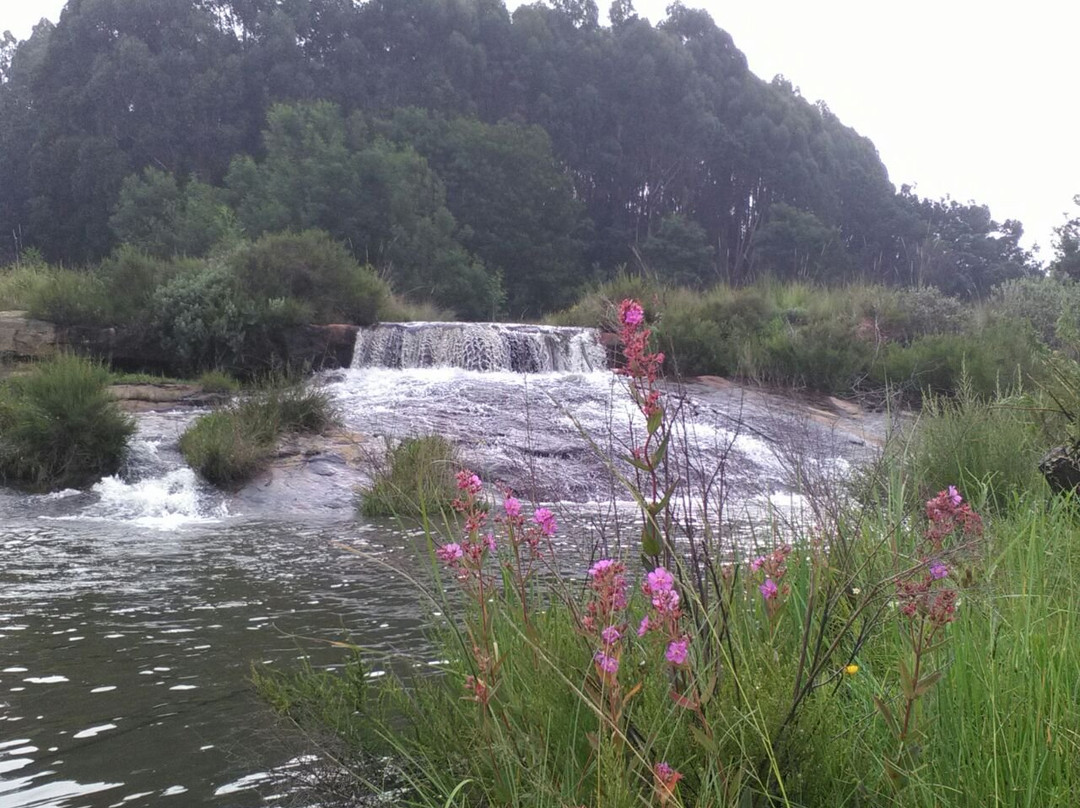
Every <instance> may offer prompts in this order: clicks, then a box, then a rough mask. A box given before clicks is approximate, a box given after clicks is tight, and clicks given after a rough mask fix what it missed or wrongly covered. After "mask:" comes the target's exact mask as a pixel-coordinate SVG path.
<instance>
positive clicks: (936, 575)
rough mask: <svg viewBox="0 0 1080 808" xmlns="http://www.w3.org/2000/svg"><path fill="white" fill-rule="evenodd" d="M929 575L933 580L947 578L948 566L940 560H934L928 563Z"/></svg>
mask: <svg viewBox="0 0 1080 808" xmlns="http://www.w3.org/2000/svg"><path fill="white" fill-rule="evenodd" d="M930 577H931V578H933V579H934V580H935V581H940V580H941V579H942V578H948V577H949V568H948V567H946V566H945V565H944V564H942V563H941V562H940V561H935V562H934V563H933V564H931V565H930Z"/></svg>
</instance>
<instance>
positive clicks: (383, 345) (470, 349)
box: [352, 323, 607, 373]
mask: <svg viewBox="0 0 1080 808" xmlns="http://www.w3.org/2000/svg"><path fill="white" fill-rule="evenodd" d="M352 366H353V367H354V368H363V367H382V368H398V369H401V368H433V367H455V368H462V369H464V370H475V371H488V372H491V371H500V370H502V371H510V372H512V373H552V372H555V373H587V372H589V371H594V370H603V369H605V368H606V367H607V360H606V358H605V353H604V348H603V346H602V345H601V344H600V340H599V334H598V333H597V331H596V330H595V329H592V328H565V327H559V326H546V325H525V324H518V323H381V324H380V325H377V326H373V327H371V328H363V329H361V330H360V331H359V333H357V335H356V348H355V350H354V351H353V360H352Z"/></svg>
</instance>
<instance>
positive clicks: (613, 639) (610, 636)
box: [600, 626, 622, 645]
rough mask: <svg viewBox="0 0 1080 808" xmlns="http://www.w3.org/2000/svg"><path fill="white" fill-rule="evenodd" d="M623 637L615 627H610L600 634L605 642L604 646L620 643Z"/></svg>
mask: <svg viewBox="0 0 1080 808" xmlns="http://www.w3.org/2000/svg"><path fill="white" fill-rule="evenodd" d="M621 636H622V635H621V634H620V633H619V629H618V628H616V627H615V626H608V627H607V628H605V629H604V630H603V631H601V632H600V639H602V640H603V641H604V645H614V644H615V643H617V642H618V641H619V637H621Z"/></svg>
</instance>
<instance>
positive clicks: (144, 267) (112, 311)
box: [95, 244, 198, 325]
mask: <svg viewBox="0 0 1080 808" xmlns="http://www.w3.org/2000/svg"><path fill="white" fill-rule="evenodd" d="M196 266H198V262H195V261H179V262H177V261H170V260H167V259H162V258H155V257H153V256H151V255H148V254H146V253H144V252H142V251H140V250H138V249H136V248H135V247H132V246H129V245H126V244H125V245H122V246H120V247H118V248H117V249H116V250H114V251H113V253H112V255H110V256H109V257H107V258H106V259H105V260H103V261H102V262H101V263H100V264H99V265H98V267H97V270H96V271H95V275H96V277H97V278H98V279H99V281H100V283H101V285H102V288H103V289H104V290H105V293H106V295H107V296H108V301H109V311H108V314H109V317H108V319H109V321H110V322H111V323H114V324H117V325H134V324H139V323H141V321H143V320H144V319H145V318H146V316H147V312H148V311H149V310H150V307H151V301H152V299H153V297H154V294H155V292H157V290H158V289H159V288H160V287H161V286H164V285H165V284H166V283H168V282H169V280H171V279H172V278H173V277H174V276H175V275H177V274H179V273H180V272H181V271H184V270H185V269H186V270H188V271H191V269H192V268H193V267H196Z"/></svg>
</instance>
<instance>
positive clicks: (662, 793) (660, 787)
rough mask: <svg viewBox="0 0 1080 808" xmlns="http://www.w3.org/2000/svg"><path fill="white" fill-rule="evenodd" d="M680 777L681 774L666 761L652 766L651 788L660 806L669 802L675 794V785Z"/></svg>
mask: <svg viewBox="0 0 1080 808" xmlns="http://www.w3.org/2000/svg"><path fill="white" fill-rule="evenodd" d="M681 779H682V774H681V773H679V772H677V771H675V769H673V768H671V766H669V765H668V764H667V762H666V761H665V762H663V763H657V764H656V765H655V766H653V790H654V791H655V792H656V798H657V800H658V801H659V803H660V805H661V806H662V807H663V806H666V805H668V804H670V803H671V799H672V797H674V796H675V786H676V785H678V783H679V781H680V780H681Z"/></svg>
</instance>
